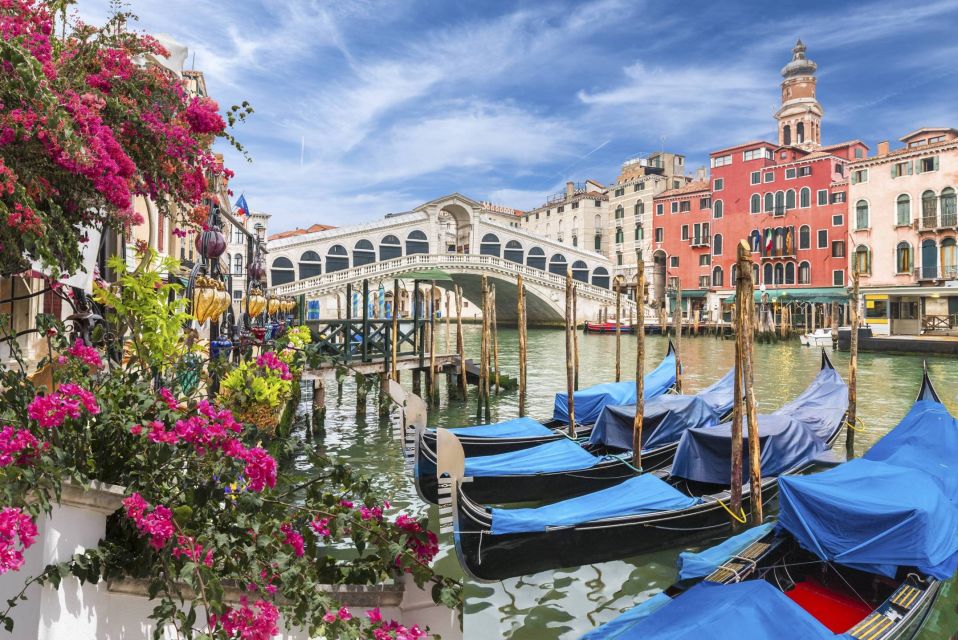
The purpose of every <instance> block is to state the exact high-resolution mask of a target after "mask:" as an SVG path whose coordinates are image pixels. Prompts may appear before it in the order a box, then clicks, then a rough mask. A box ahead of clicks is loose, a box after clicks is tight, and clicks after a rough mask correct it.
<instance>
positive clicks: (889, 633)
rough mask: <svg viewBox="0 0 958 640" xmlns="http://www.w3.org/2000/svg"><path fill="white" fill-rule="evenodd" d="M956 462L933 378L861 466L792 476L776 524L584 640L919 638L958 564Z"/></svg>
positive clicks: (952, 429)
mask: <svg viewBox="0 0 958 640" xmlns="http://www.w3.org/2000/svg"><path fill="white" fill-rule="evenodd" d="M956 459H958V420H956V419H955V418H954V417H953V416H951V415H950V414H949V413H948V410H947V409H946V408H945V407H944V405H942V404H941V401H940V400H939V398H938V395H937V394H936V393H935V390H934V388H933V387H932V385H931V382H930V381H929V379H928V376H927V372H926V374H925V376H924V379H923V381H922V387H921V391H920V393H919V395H918V398H917V400H916V401H915V404H914V405H913V406H912V409H911V410H910V411H909V412H908V414H907V415H906V416H905V417H904V418H903V419H902V421H901V422H900V423H899V424H898V426H896V427H895V428H894V429H892V430H891V431H890V432H889V433H888V434H886V435H885V436H884V437H883V438H882V439H881V440H879V441H878V442H877V443H876V444H875V445H874V446H873V447H872V448H871V449H870V450H869V451H868V452H867V453H866V454H865V455H864V456H863V457H862V458H861V459H858V460H852V461H850V462H846V463H843V464H841V465H839V466H837V467H835V468H834V469H830V470H828V471H824V472H822V473H817V474H813V475H810V476H804V477H800V476H797V477H789V478H782V479H781V492H780V497H779V501H780V518H779V522H778V524H777V525H773V524H771V523H770V524H766V525H763V526H762V527H760V528H757V529H756V531H757V533H758V534H759V535H757V536H755V539H754V540H752V541H750V542H747V543H746V544H744V545H743V546H741V547H737V546H735V545H734V544H733V545H730V543H733V542H734V539H732V540H728V541H726V542H723V543H722V544H721V545H719V546H718V547H715V548H714V549H710V550H706V551H704V552H701V553H698V554H687V553H683V554H681V556H680V571H679V581H678V582H677V583H676V584H674V585H672V587H670V588H669V589H667V590H665V591H664V592H662V593H659V594H656V595H655V596H653V597H652V598H650V599H648V600H646V601H645V602H643V603H642V604H640V605H638V606H637V607H634V608H632V609H630V610H629V611H627V612H625V613H624V614H622V615H620V616H619V617H617V618H615V619H614V620H612V621H610V622H608V623H606V624H604V625H602V626H601V627H598V628H597V629H594V630H593V631H591V632H589V633H587V634H586V635H585V636H583V638H582V640H613V639H616V640H624V639H625V638H642V639H643V640H664V639H665V638H668V639H669V640H691V639H692V638H702V637H709V638H713V639H716V640H724V639H726V638H728V639H729V640H731V639H733V638H734V639H738V638H744V637H749V638H783V639H786V638H796V639H798V638H801V639H802V640H805V639H811V640H816V639H823V640H824V639H835V638H844V639H846V640H912V639H914V638H918V637H919V634H920V633H921V630H922V628H923V626H924V625H925V622H926V621H927V619H928V617H929V615H930V614H931V612H932V610H933V608H934V605H935V601H936V600H937V598H938V596H939V594H940V591H941V587H942V585H943V584H944V582H947V581H948V580H950V579H951V578H952V577H953V576H954V574H955V567H956V564H958V482H956V480H958V478H956V477H955V474H954V470H953V466H954V464H955V463H954V461H955V460H956ZM748 534H749V532H746V534H741V535H748ZM737 537H738V536H737ZM721 547H725V549H722V550H721V551H722V552H721V553H720V554H716V553H715V550H718V549H720V548H721ZM682 556H689V557H695V556H698V557H697V558H694V560H695V562H694V563H693V565H694V566H693V567H691V569H692V570H690V571H687V570H686V567H685V566H684V565H683V563H682ZM703 560H704V562H703ZM701 576H704V580H702V581H700V577H701ZM706 630H707V631H706Z"/></svg>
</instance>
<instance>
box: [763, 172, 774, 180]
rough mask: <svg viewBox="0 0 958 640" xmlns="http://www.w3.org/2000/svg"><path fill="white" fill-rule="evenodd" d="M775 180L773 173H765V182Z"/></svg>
mask: <svg viewBox="0 0 958 640" xmlns="http://www.w3.org/2000/svg"><path fill="white" fill-rule="evenodd" d="M773 180H775V173H774V172H773V171H766V172H765V182H772V181H773Z"/></svg>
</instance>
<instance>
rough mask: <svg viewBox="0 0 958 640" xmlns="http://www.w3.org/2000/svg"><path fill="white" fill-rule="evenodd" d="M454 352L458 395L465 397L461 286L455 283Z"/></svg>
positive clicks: (463, 398) (464, 352) (464, 353)
mask: <svg viewBox="0 0 958 640" xmlns="http://www.w3.org/2000/svg"><path fill="white" fill-rule="evenodd" d="M456 353H458V354H459V395H460V397H461V398H462V400H463V401H465V399H466V341H465V339H464V338H463V335H462V287H460V286H459V285H456Z"/></svg>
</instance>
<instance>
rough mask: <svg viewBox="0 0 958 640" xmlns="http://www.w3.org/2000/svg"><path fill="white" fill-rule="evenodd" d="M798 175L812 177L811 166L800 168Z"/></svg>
mask: <svg viewBox="0 0 958 640" xmlns="http://www.w3.org/2000/svg"><path fill="white" fill-rule="evenodd" d="M798 175H799V176H800V177H805V176H810V175H812V168H811V167H810V166H809V167H799V168H798Z"/></svg>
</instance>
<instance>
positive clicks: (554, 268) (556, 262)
mask: <svg viewBox="0 0 958 640" xmlns="http://www.w3.org/2000/svg"><path fill="white" fill-rule="evenodd" d="M568 268H569V262H568V261H567V260H566V259H565V256H564V255H562V254H561V253H557V254H555V255H553V256H552V257H551V258H549V273H554V274H556V275H558V276H564V275H565V272H566V271H568Z"/></svg>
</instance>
